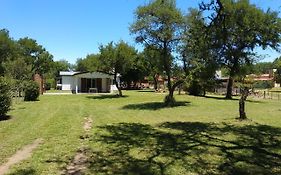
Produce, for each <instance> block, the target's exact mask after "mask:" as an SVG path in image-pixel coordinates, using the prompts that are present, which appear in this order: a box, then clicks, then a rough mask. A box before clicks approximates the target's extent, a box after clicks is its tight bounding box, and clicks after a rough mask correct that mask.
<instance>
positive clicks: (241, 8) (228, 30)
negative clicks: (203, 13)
mask: <svg viewBox="0 0 281 175" xmlns="http://www.w3.org/2000/svg"><path fill="white" fill-rule="evenodd" d="M200 7H201V9H203V10H210V9H212V10H214V13H212V14H211V15H210V16H208V17H209V18H208V21H209V23H208V25H207V28H208V29H209V30H208V32H209V34H210V35H211V36H212V46H214V50H215V53H217V54H218V57H219V58H220V63H221V65H222V66H223V67H225V68H227V69H228V71H229V81H228V85H227V93H226V98H228V99H229V98H232V86H233V81H234V78H235V76H236V75H237V74H238V73H239V72H240V68H241V67H243V65H245V64H252V63H253V62H254V61H255V59H256V54H255V52H254V49H255V48H256V47H261V48H263V49H265V48H267V47H271V48H273V49H276V50H278V47H280V34H281V21H280V18H279V17H278V13H277V12H273V11H271V10H267V11H266V12H264V11H263V10H262V9H260V8H258V7H256V6H255V5H253V4H250V2H249V0H215V1H211V3H210V4H206V3H202V4H201V6H200Z"/></svg>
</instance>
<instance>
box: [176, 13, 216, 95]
mask: <svg viewBox="0 0 281 175" xmlns="http://www.w3.org/2000/svg"><path fill="white" fill-rule="evenodd" d="M185 19H186V20H185V22H186V28H185V32H184V35H183V38H184V39H183V42H182V45H181V46H180V50H181V51H180V52H181V54H182V57H183V59H184V64H183V65H184V67H185V72H186V73H188V85H189V87H188V91H189V93H190V94H191V95H205V92H206V90H209V89H210V88H212V87H213V86H214V85H215V72H216V70H217V69H218V64H217V59H216V57H215V56H214V54H213V52H212V47H211V44H210V40H211V38H210V36H209V34H208V31H207V30H206V27H205V20H204V19H203V17H202V13H200V12H199V11H198V10H197V9H189V13H188V15H187V16H186V18H185Z"/></svg>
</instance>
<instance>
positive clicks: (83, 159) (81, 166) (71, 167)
mask: <svg viewBox="0 0 281 175" xmlns="http://www.w3.org/2000/svg"><path fill="white" fill-rule="evenodd" d="M92 124H93V120H92V119H91V118H85V122H84V125H83V129H84V131H85V134H84V135H83V136H81V137H80V139H82V141H85V139H88V138H89V137H88V133H89V131H90V130H91V129H92ZM87 151H88V150H87V148H86V147H85V146H83V142H81V148H80V149H79V150H78V151H77V152H76V154H75V156H74V158H73V159H72V161H71V162H70V163H69V164H68V165H67V167H66V169H65V170H64V171H63V172H62V174H64V175H81V174H83V173H82V172H83V170H85V169H86V168H87V166H88V165H87V164H88V156H87Z"/></svg>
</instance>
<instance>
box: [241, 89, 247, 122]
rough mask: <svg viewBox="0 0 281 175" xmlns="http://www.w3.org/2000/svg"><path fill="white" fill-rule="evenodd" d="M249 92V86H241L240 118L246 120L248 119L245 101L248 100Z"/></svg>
mask: <svg viewBox="0 0 281 175" xmlns="http://www.w3.org/2000/svg"><path fill="white" fill-rule="evenodd" d="M248 94H249V89H248V88H247V87H245V88H243V89H242V88H241V98H240V100H239V119H240V120H245V119H247V116H246V112H245V101H246V100H247V97H248Z"/></svg>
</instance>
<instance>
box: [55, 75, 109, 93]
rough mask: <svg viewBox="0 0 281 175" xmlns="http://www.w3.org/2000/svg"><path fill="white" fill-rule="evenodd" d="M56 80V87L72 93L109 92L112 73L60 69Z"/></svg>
mask: <svg viewBox="0 0 281 175" xmlns="http://www.w3.org/2000/svg"><path fill="white" fill-rule="evenodd" d="M59 75H60V77H58V80H57V89H60V90H63V91H72V92H73V93H89V92H103V93H105V92H110V91H111V87H112V85H113V75H110V74H106V73H101V72H66V71H61V72H60V74H59Z"/></svg>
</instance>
